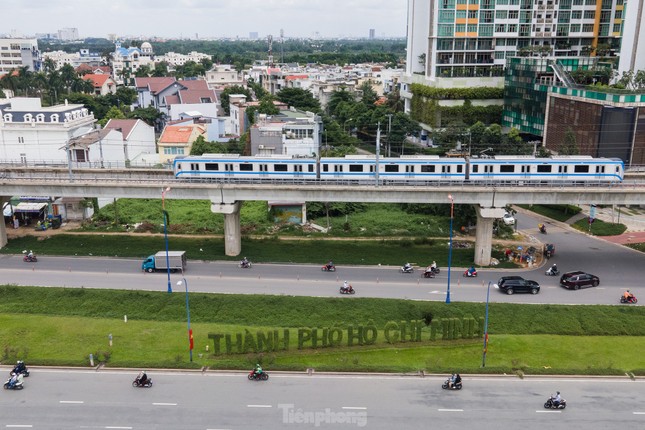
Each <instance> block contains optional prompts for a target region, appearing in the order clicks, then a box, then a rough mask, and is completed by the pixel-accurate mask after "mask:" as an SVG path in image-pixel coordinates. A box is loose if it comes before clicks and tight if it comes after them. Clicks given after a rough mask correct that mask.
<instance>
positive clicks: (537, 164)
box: [173, 154, 625, 185]
mask: <svg viewBox="0 0 645 430" xmlns="http://www.w3.org/2000/svg"><path fill="white" fill-rule="evenodd" d="M173 168H174V173H175V178H177V179H183V180H208V181H213V182H238V181H243V182H262V181H271V180H280V181H287V180H291V181H298V182H299V183H307V182H325V181H328V182H331V181H335V182H350V183H365V184H369V183H375V181H376V180H378V181H379V183H380V184H385V185H387V184H403V185H405V184H411V185H412V184H414V185H423V184H433V183H439V182H441V183H446V182H448V183H472V184H478V183H481V184H489V183H509V184H511V183H522V184H549V183H562V184H564V183H572V184H593V183H597V184H608V183H619V182H622V180H623V177H624V171H625V167H624V164H623V162H622V161H621V160H619V159H613V158H593V157H590V156H579V155H578V156H553V157H551V158H536V157H531V156H495V157H491V158H469V159H467V158H442V157H439V156H436V155H402V156H400V157H396V158H393V157H385V158H378V159H377V158H376V156H374V155H347V156H345V157H342V158H340V157H336V158H319V159H317V158H299V157H290V156H278V155H268V156H267V155H257V156H252V157H245V156H240V155H238V154H204V155H200V156H187V157H178V158H176V159H175V160H174V163H173Z"/></svg>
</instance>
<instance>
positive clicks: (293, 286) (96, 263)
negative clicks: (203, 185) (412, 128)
mask: <svg viewBox="0 0 645 430" xmlns="http://www.w3.org/2000/svg"><path fill="white" fill-rule="evenodd" d="M516 218H517V223H518V229H520V230H522V231H524V232H528V233H529V234H533V235H535V239H536V243H537V240H541V241H542V242H550V243H554V244H555V246H556V255H555V257H554V258H553V259H551V262H555V263H557V264H558V266H559V268H560V270H561V272H565V271H571V270H583V271H588V272H590V273H593V274H595V275H597V276H599V277H600V286H599V287H597V288H588V289H584V290H579V291H570V290H567V289H565V288H562V287H560V286H559V277H549V276H545V275H544V271H545V269H546V267H540V268H535V269H533V270H523V271H518V270H502V269H482V270H480V271H479V277H478V278H464V277H463V276H462V273H463V271H464V268H454V267H453V268H452V271H451V281H450V296H451V301H471V302H484V301H486V292H487V291H486V290H487V287H488V283H489V282H491V283H492V284H494V283H495V282H496V281H497V280H498V279H499V277H500V276H504V275H508V274H511V273H512V274H520V275H522V276H524V277H526V278H528V279H534V280H536V281H538V282H539V283H540V285H541V292H540V294H538V295H537V296H532V295H530V294H515V295H512V296H508V295H505V294H502V293H500V292H499V291H496V290H494V289H493V288H491V295H490V300H491V302H507V303H562V304H615V303H618V299H619V297H620V295H621V293H622V291H623V290H624V289H626V288H628V289H630V290H631V291H632V292H633V293H634V294H635V295H636V296H637V297H638V296H639V292H640V291H641V290H642V289H643V286H642V273H641V267H642V266H643V265H644V264H645V255H643V254H641V253H639V252H636V251H634V250H631V249H628V248H625V247H622V246H619V245H616V244H612V243H609V242H606V241H603V240H602V239H599V238H595V237H589V236H586V235H583V234H580V233H578V232H575V231H573V230H572V229H570V228H569V227H566V228H565V227H559V226H556V225H553V224H549V223H548V222H547V229H548V230H547V231H548V234H547V235H542V234H540V233H539V232H538V230H537V224H538V222H542V220H541V219H539V218H537V217H536V216H534V215H532V216H527V215H523V214H517V216H516ZM411 259H412V258H411ZM414 260H422V259H421V258H419V259H417V258H414ZM321 265H322V263H321V264H320V265H318V264H316V265H305V264H253V267H252V268H251V269H240V268H239V267H237V264H236V263H234V262H212V261H209V262H205V261H194V260H193V261H189V263H188V269H187V270H186V273H185V274H184V275H183V277H184V278H185V279H186V281H187V283H188V284H189V290H190V291H191V292H209V293H227V294H232V293H239V294H289V295H301V296H323V297H333V296H338V295H339V293H338V288H339V286H340V285H341V284H342V283H343V281H344V280H348V281H349V282H350V283H351V284H352V285H353V287H354V289H355V290H356V291H357V293H356V295H355V296H351V297H352V298H354V297H380V298H405V299H414V300H434V301H445V298H446V292H447V289H448V276H447V268H445V267H444V268H442V269H443V270H442V271H441V273H440V274H439V275H438V276H437V277H436V278H434V279H424V278H422V277H421V272H420V271H419V270H417V271H415V272H414V273H412V274H402V273H399V270H398V269H399V268H398V267H376V266H371V267H367V266H365V267H361V266H355V267H342V266H341V267H338V271H337V272H334V273H327V272H322V271H321V270H320V267H321ZM0 277H1V279H2V282H3V283H8V284H16V285H39V286H59V287H85V288H119V289H138V290H149V291H167V288H168V279H167V274H166V273H165V272H157V273H151V274H149V273H145V272H142V271H141V261H140V260H138V259H136V260H135V259H122V258H98V257H50V256H40V257H39V260H38V263H24V262H23V261H22V256H21V255H2V256H0ZM181 279H182V275H181V274H179V273H177V274H174V273H173V274H171V287H172V288H173V289H175V288H176V284H177V282H178V281H180V280H181ZM180 290H181V291H183V287H181V289H180ZM346 297H348V298H349V296H346Z"/></svg>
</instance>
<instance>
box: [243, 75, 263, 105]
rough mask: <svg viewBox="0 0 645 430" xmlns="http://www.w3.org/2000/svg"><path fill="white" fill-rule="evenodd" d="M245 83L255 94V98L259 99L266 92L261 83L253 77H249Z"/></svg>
mask: <svg viewBox="0 0 645 430" xmlns="http://www.w3.org/2000/svg"><path fill="white" fill-rule="evenodd" d="M246 85H247V86H248V87H249V88H250V89H251V92H252V93H253V95H255V98H256V99H257V100H260V99H261V98H262V97H264V96H265V95H266V94H267V91H266V90H265V89H264V88H262V84H260V83H258V82H255V79H253V78H249V79H248V80H247V81H246Z"/></svg>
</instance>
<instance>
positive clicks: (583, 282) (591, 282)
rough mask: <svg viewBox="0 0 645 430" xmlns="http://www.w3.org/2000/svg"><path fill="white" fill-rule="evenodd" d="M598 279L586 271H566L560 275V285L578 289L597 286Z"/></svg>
mask: <svg viewBox="0 0 645 430" xmlns="http://www.w3.org/2000/svg"><path fill="white" fill-rule="evenodd" d="M598 284H600V279H599V278H598V277H597V276H594V275H592V274H590V273H586V272H580V271H577V272H568V273H565V274H564V275H562V277H560V285H562V286H563V287H566V288H568V289H570V290H571V289H573V290H578V289H580V288H586V287H597V286H598Z"/></svg>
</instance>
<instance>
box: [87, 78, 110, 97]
mask: <svg viewBox="0 0 645 430" xmlns="http://www.w3.org/2000/svg"><path fill="white" fill-rule="evenodd" d="M83 79H85V80H86V81H90V82H92V85H93V86H94V94H95V95H97V96H105V95H107V94H115V93H116V82H114V79H112V78H111V77H110V76H109V75H95V74H93V73H87V74H85V75H83Z"/></svg>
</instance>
